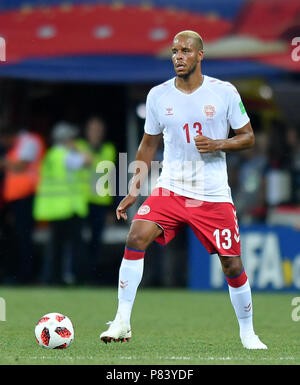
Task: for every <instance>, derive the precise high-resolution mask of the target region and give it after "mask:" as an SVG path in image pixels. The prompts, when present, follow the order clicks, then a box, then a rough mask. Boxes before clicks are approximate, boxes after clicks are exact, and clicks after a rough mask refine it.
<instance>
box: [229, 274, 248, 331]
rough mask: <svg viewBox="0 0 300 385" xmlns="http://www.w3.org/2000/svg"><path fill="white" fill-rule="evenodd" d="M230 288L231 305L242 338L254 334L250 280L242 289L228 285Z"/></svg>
mask: <svg viewBox="0 0 300 385" xmlns="http://www.w3.org/2000/svg"><path fill="white" fill-rule="evenodd" d="M228 288H229V295H230V299H231V303H232V305H233V308H234V311H235V314H236V317H237V320H238V323H239V327H240V336H241V338H242V337H243V336H244V335H249V334H254V330H253V311H252V298H251V288H250V285H249V281H248V279H247V281H246V282H245V283H244V285H242V286H240V287H232V286H230V285H228Z"/></svg>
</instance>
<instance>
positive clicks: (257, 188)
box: [234, 132, 268, 223]
mask: <svg viewBox="0 0 300 385" xmlns="http://www.w3.org/2000/svg"><path fill="white" fill-rule="evenodd" d="M255 138H256V140H255V146H254V147H253V148H251V149H249V150H245V151H243V152H242V153H241V157H242V158H239V159H238V161H237V160H236V162H238V167H237V169H238V176H237V180H236V189H235V191H234V201H235V205H236V207H237V211H238V212H239V216H240V221H241V223H242V222H244V223H251V222H262V221H264V220H265V216H266V191H265V173H266V170H267V166H268V158H267V151H266V149H267V141H268V136H267V134H265V133H264V132H259V133H257V134H256V135H255Z"/></svg>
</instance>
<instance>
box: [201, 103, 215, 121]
mask: <svg viewBox="0 0 300 385" xmlns="http://www.w3.org/2000/svg"><path fill="white" fill-rule="evenodd" d="M203 112H204V114H205V116H206V117H207V118H210V119H211V118H213V117H214V116H215V115H216V108H215V106H212V105H211V104H208V105H206V106H204V107H203Z"/></svg>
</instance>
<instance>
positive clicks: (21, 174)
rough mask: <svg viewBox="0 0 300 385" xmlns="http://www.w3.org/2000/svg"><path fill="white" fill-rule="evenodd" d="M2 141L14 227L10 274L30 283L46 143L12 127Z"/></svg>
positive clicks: (5, 188)
mask: <svg viewBox="0 0 300 385" xmlns="http://www.w3.org/2000/svg"><path fill="white" fill-rule="evenodd" d="M1 143H2V145H3V146H4V148H5V149H6V153H5V156H3V157H2V159H1V160H0V166H1V168H2V169H3V170H4V181H3V200H4V202H5V204H6V209H5V213H6V214H7V216H8V220H9V221H10V224H11V228H12V229H13V235H12V237H11V242H10V247H9V249H10V252H9V257H10V258H11V261H10V262H11V263H10V265H11V266H13V268H11V272H10V273H12V274H13V277H10V278H9V279H10V280H12V281H13V280H14V279H16V280H17V282H18V283H28V282H30V280H31V278H32V277H31V275H32V267H33V255H32V233H33V225H34V220H33V216H32V205H33V198H34V194H35V192H36V187H37V184H38V179H39V167H40V163H41V160H42V157H43V155H44V152H45V146H44V142H43V140H42V138H41V137H40V136H39V135H38V134H36V133H33V132H29V131H27V130H20V129H14V128H12V127H8V126H7V127H3V128H2V129H1ZM13 249H14V251H13ZM13 255H15V257H16V259H17V260H16V261H14V260H13V259H14V258H13Z"/></svg>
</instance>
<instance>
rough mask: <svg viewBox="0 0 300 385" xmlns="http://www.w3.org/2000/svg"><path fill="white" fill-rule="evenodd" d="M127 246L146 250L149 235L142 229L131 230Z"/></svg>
mask: <svg viewBox="0 0 300 385" xmlns="http://www.w3.org/2000/svg"><path fill="white" fill-rule="evenodd" d="M126 246H127V247H130V248H132V249H137V250H146V247H147V246H148V244H147V237H146V236H145V235H144V234H143V233H142V232H140V231H136V230H135V231H130V232H129V233H128V235H127V240H126Z"/></svg>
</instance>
